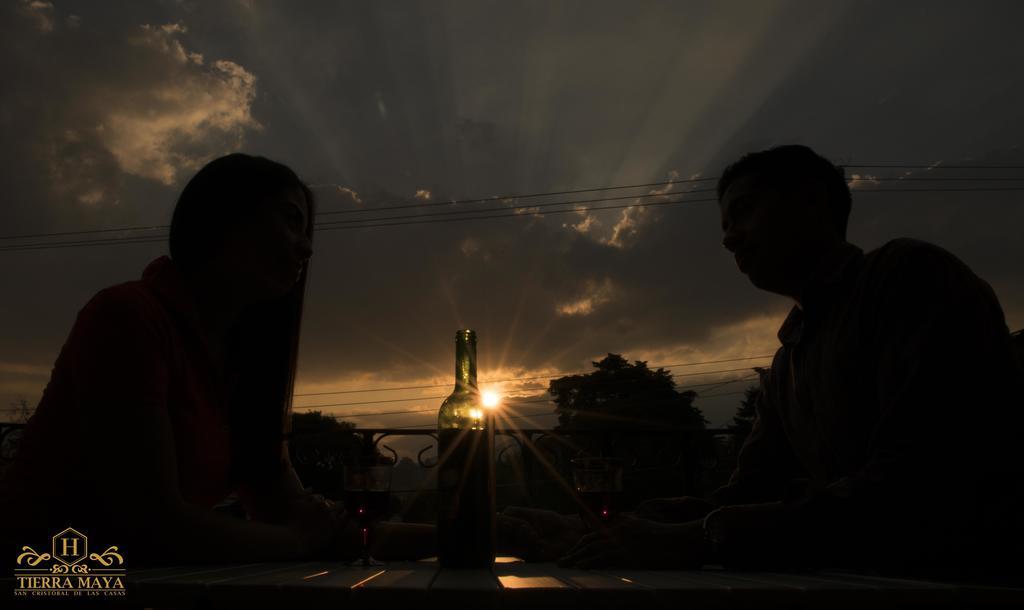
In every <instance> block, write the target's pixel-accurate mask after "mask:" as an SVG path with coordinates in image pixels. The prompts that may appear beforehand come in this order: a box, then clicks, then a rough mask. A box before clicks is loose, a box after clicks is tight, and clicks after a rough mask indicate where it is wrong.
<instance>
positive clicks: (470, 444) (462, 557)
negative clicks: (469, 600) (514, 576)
mask: <svg viewBox="0 0 1024 610" xmlns="http://www.w3.org/2000/svg"><path fill="white" fill-rule="evenodd" d="M438 446H439V452H438V455H439V463H438V469H439V470H438V473H437V488H438V507H437V545H438V548H437V557H438V560H439V561H440V563H441V566H443V567H446V568H481V567H490V565H491V564H492V563H493V562H494V551H495V540H496V537H495V521H496V517H495V509H496V507H495V497H494V432H493V430H488V429H484V430H472V429H470V430H466V429H461V430H460V429H446V430H441V431H440V433H439V435H438Z"/></svg>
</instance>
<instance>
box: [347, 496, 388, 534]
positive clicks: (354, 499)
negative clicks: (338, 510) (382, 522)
mask: <svg viewBox="0 0 1024 610" xmlns="http://www.w3.org/2000/svg"><path fill="white" fill-rule="evenodd" d="M389 500H390V493H389V492H388V491H378V490H366V489H346V490H345V510H346V511H347V512H348V514H349V516H350V517H352V518H354V519H355V520H356V521H357V522H358V523H359V525H360V526H362V527H366V526H368V525H370V523H372V522H373V521H376V520H377V519H380V518H381V517H383V516H384V515H385V513H387V511H388V501H389Z"/></svg>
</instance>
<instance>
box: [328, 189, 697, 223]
mask: <svg viewBox="0 0 1024 610" xmlns="http://www.w3.org/2000/svg"><path fill="white" fill-rule="evenodd" d="M714 191H715V189H691V190H689V191H671V192H666V193H651V194H649V195H623V196H618V197H599V198H596V199H576V200H573V201H553V202H545V203H535V204H532V205H522V206H516V207H508V208H501V209H491V210H482V211H484V212H505V211H508V210H526V211H529V210H534V209H537V208H549V207H554V206H559V205H574V204H578V203H601V202H604V201H622V200H623V199H642V198H646V197H668V196H670V195H689V194H691V193H711V192H714ZM445 205H447V204H445ZM636 205H639V204H636ZM584 209H586V208H584ZM572 211H573V212H577V211H580V209H579V208H576V209H573V210H572ZM480 212H481V210H453V211H450V212H432V213H430V214H407V215H405V216H383V217H381V218H369V219H366V218H356V219H354V220H333V221H330V222H321V223H318V224H317V227H318V228H323V227H333V226H337V225H351V224H357V223H363V222H377V221H381V220H403V219H406V218H425V217H426V218H435V217H438V216H453V215H457V214H479V213H480Z"/></svg>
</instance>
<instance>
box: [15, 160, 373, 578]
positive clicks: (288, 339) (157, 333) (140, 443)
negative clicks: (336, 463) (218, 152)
mask: <svg viewBox="0 0 1024 610" xmlns="http://www.w3.org/2000/svg"><path fill="white" fill-rule="evenodd" d="M313 217H314V201H313V196H312V193H311V192H310V189H309V188H308V187H307V186H306V185H305V184H303V182H302V181H301V180H299V178H298V177H297V176H296V174H295V173H294V172H293V171H292V170H291V169H289V168H288V167H286V166H284V165H282V164H280V163H276V162H274V161H271V160H269V159H266V158H263V157H256V156H250V155H245V154H240V153H236V154H231V155H227V156H224V157H221V158H218V159H215V160H213V161H211V162H210V163H209V164H207V165H206V166H205V167H203V168H202V169H201V170H200V171H199V172H198V173H197V174H196V175H195V176H194V177H193V178H192V179H191V180H190V181H189V183H188V184H187V185H186V186H185V188H184V190H183V191H182V193H181V195H180V198H179V199H178V202H177V206H176V207H175V210H174V216H173V220H172V222H171V229H170V243H169V246H170V257H168V256H161V257H159V258H157V259H155V260H153V261H152V262H151V263H149V265H148V266H147V267H146V268H145V271H144V272H143V274H142V279H141V280H136V281H130V282H125V283H122V284H118V285H115V286H111V287H109V288H106V289H104V290H101V291H100V292H99V293H97V294H96V295H95V296H94V297H93V298H92V299H91V300H90V301H89V302H88V304H86V306H85V307H84V308H83V309H82V310H81V311H80V312H79V314H78V317H77V319H76V321H75V324H74V327H73V328H72V330H71V333H70V336H69V337H68V339H67V341H66V342H65V344H64V346H63V348H62V350H61V352H60V355H59V357H58V358H57V361H56V364H55V366H54V368H53V371H52V376H51V378H50V382H49V384H48V385H47V387H46V390H45V391H44V393H43V397H42V399H41V401H40V403H39V406H38V408H37V409H36V411H35V413H34V415H33V417H32V418H31V420H30V421H29V422H28V425H27V426H26V429H25V433H24V436H23V438H22V441H21V445H20V449H19V452H18V454H17V456H16V457H15V459H14V461H13V463H12V464H11V465H10V466H9V468H8V469H7V471H6V473H5V475H4V479H3V481H2V482H0V522H2V524H3V525H0V527H3V528H4V532H3V538H4V547H3V550H4V551H5V552H9V554H3V555H2V556H4V557H10V558H13V557H15V556H16V554H17V551H18V550H19V549H20V548H21V546H22V545H26V544H34V543H35V544H46V542H48V541H49V540H50V538H51V537H52V536H53V535H54V534H56V533H57V532H59V531H61V530H63V529H64V528H65V527H68V526H71V527H74V528H76V529H77V530H79V531H81V532H82V533H85V534H86V535H87V536H89V538H90V539H91V540H94V542H93V544H96V545H102V546H104V547H106V546H108V545H112V544H113V545H118V546H119V547H120V549H121V551H122V554H123V555H124V557H125V559H126V563H128V562H130V565H134V566H137V565H139V564H140V563H145V562H148V561H150V560H156V561H161V562H174V561H233V560H238V561H241V560H245V561H260V560H266V559H278V560H286V559H298V558H303V557H310V556H317V555H320V554H322V553H323V552H324V550H325V549H327V548H328V547H331V549H332V551H333V552H334V553H337V552H338V548H339V546H345V545H346V543H345V542H344V541H345V540H347V539H346V538H345V537H344V536H343V535H342V534H343V532H344V531H346V528H345V527H344V521H345V520H344V519H343V516H342V513H341V511H340V510H339V509H337V508H336V507H335V506H334V505H333V503H332V502H330V501H329V500H325V499H323V498H322V497H321V496H318V495H313V494H310V493H308V492H307V491H306V490H304V489H303V487H302V485H301V483H300V482H299V479H298V477H297V476H296V475H295V471H294V469H293V468H292V466H291V464H290V462H289V459H288V450H287V436H288V433H289V431H290V419H291V397H292V390H293V385H294V381H295V370H296V357H297V353H298V340H299V327H300V322H301V317H302V305H303V296H304V294H305V287H306V278H307V277H308V274H309V258H310V256H311V254H312V239H313ZM233 491H234V492H237V493H238V495H239V497H240V498H241V500H242V502H243V504H244V506H245V507H246V510H247V512H248V514H249V516H250V519H249V520H241V519H234V518H231V517H228V516H226V515H223V514H220V513H218V512H215V511H213V510H211V509H212V507H213V506H215V505H216V504H217V503H218V502H220V501H222V500H223V499H224V498H225V496H227V495H228V494H229V493H231V492H233ZM335 543H337V544H335ZM332 545H333V546H332ZM353 548H354V543H353Z"/></svg>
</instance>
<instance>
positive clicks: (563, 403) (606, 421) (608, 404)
mask: <svg viewBox="0 0 1024 610" xmlns="http://www.w3.org/2000/svg"><path fill="white" fill-rule="evenodd" d="M591 364H593V365H594V368H595V369H597V370H595V371H594V372H592V373H588V374H586V375H570V376H567V377H561V378H559V379H555V380H553V381H552V382H551V383H550V384H549V385H548V393H550V394H551V395H552V396H553V397H554V400H555V403H556V404H557V407H556V412H557V413H558V428H557V430H558V431H561V432H573V431H580V430H614V429H619V430H621V429H652V428H663V427H665V426H669V427H672V428H687V427H697V428H703V427H705V426H706V425H707V424H708V423H709V422H708V420H707V419H705V417H704V414H703V413H701V411H700V409H698V408H697V407H695V406H693V401H694V399H695V398H696V397H697V394H696V392H692V391H689V390H688V391H685V392H679V391H677V390H676V388H675V382H674V381H673V380H672V375H671V373H669V372H668V371H666V370H665V369H658V370H656V371H652V370H651V369H649V368H647V363H646V362H642V361H639V360H637V361H635V362H634V363H633V364H630V363H629V361H627V360H626V359H625V358H623V357H622V356H620V355H619V354H608V355H607V356H606V357H605V358H604V359H603V360H601V361H600V362H592V363H591Z"/></svg>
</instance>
